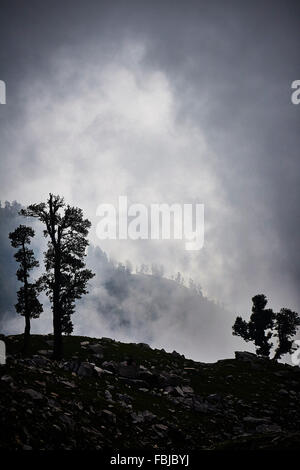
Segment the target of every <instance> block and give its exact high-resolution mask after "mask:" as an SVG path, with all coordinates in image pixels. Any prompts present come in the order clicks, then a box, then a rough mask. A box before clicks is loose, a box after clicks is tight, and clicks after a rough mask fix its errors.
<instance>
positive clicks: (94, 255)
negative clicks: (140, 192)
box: [0, 202, 239, 361]
mask: <svg viewBox="0 0 300 470" xmlns="http://www.w3.org/2000/svg"><path fill="white" fill-rule="evenodd" d="M21 207H22V206H21V205H20V204H19V203H17V202H13V203H11V204H10V203H8V202H6V203H5V204H4V205H2V206H1V207H0V240H1V247H0V257H1V267H0V279H1V283H0V299H1V301H0V328H1V331H2V332H4V333H5V334H15V333H21V332H22V330H23V323H24V319H23V318H22V317H20V316H19V315H17V314H16V313H15V309H14V304H15V303H16V291H17V289H18V282H17V280H16V275H15V273H16V269H17V266H16V263H15V260H14V257H13V254H14V250H13V249H12V248H11V246H10V243H9V239H8V233H9V232H10V231H12V230H14V229H15V228H16V227H17V226H18V225H19V224H20V223H22V224H28V223H30V224H31V225H32V226H33V227H34V229H35V230H36V238H35V240H34V242H33V246H32V247H33V249H34V251H35V254H36V256H37V258H39V260H40V268H39V269H37V270H36V271H34V272H33V277H38V275H39V273H40V272H41V270H42V269H43V251H44V244H45V240H44V238H43V236H42V232H41V226H40V225H39V223H38V222H36V221H33V222H32V221H30V220H26V219H24V218H22V217H20V216H19V215H18V211H19V210H20V208H21ZM87 266H88V267H89V268H91V269H92V270H93V271H94V272H95V273H96V276H95V277H94V279H93V280H92V281H91V282H90V285H89V294H88V295H87V296H85V297H84V298H83V299H82V300H81V301H79V302H78V304H77V309H76V313H75V314H74V316H73V323H74V333H75V334H80V335H87V336H96V337H102V336H107V337H112V338H115V339H117V340H119V341H120V340H121V341H135V342H146V343H149V344H151V345H152V346H153V347H160V348H165V349H166V350H171V351H172V350H173V349H176V350H180V351H181V352H182V353H184V354H186V355H187V356H189V357H193V358H196V359H199V360H205V361H213V360H217V359H219V358H220V357H226V356H227V357H228V356H232V354H233V349H234V347H233V343H239V340H238V339H233V338H232V336H231V324H232V321H233V315H232V314H231V313H229V312H227V311H226V310H225V309H223V308H222V307H221V306H220V305H218V304H217V303H215V302H213V301H211V300H209V299H207V298H206V297H204V296H203V294H202V293H201V290H200V288H199V286H196V285H195V284H194V283H193V282H190V287H187V286H185V285H183V283H182V279H181V277H180V275H178V274H177V279H176V280H172V279H167V278H164V277H163V269H162V268H160V267H156V266H152V269H149V271H151V272H152V274H147V271H148V269H147V267H145V266H142V268H140V269H138V270H137V272H133V270H132V267H131V263H130V262H128V263H127V264H126V265H123V264H121V263H118V264H117V263H116V262H115V261H112V260H110V259H109V258H108V256H107V255H106V254H105V252H104V251H102V250H101V248H100V247H95V246H93V245H90V246H89V249H88V254H87ZM42 301H43V304H44V312H43V314H42V316H41V318H40V319H39V320H33V321H32V329H33V332H38V333H43V334H45V333H49V332H51V331H52V318H51V311H50V304H49V302H48V300H47V298H46V297H44V296H43V297H42Z"/></svg>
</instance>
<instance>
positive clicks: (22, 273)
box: [9, 225, 43, 353]
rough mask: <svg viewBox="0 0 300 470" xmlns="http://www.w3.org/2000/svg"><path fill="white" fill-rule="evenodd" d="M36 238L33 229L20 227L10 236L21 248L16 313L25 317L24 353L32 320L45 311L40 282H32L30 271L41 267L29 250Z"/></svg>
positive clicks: (14, 244)
mask: <svg viewBox="0 0 300 470" xmlns="http://www.w3.org/2000/svg"><path fill="white" fill-rule="evenodd" d="M33 237H34V230H33V229H32V228H31V227H26V226H25V225H20V226H19V227H18V228H16V230H15V231H14V232H11V233H10V234H9V238H10V241H11V245H12V246H13V247H14V248H19V250H18V251H17V252H16V253H15V255H14V257H15V258H16V261H17V262H18V263H19V264H20V267H19V269H18V270H17V278H18V280H19V281H20V282H22V283H23V285H22V287H21V288H20V289H19V291H18V292H17V296H18V302H17V304H16V305H15V308H16V311H17V312H18V313H20V314H21V315H23V316H24V317H25V330H24V345H23V352H24V353H26V352H27V351H28V346H29V340H30V327H31V325H30V320H31V318H38V317H39V316H40V314H41V313H42V311H43V307H42V304H41V303H40V302H39V300H38V294H39V292H40V283H39V282H33V283H32V282H30V281H29V275H30V271H31V270H32V269H33V268H35V267H38V266H39V262H38V261H37V260H36V259H35V257H34V253H33V250H31V249H29V248H28V245H29V244H30V242H31V238H33Z"/></svg>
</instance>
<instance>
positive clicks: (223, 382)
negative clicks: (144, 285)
mask: <svg viewBox="0 0 300 470" xmlns="http://www.w3.org/2000/svg"><path fill="white" fill-rule="evenodd" d="M2 339H4V340H5V342H6V346H7V352H8V357H7V364H6V365H2V366H0V449H1V450H31V449H33V450H53V449H55V450H58V449H60V450H65V449H71V450H104V451H105V450H110V449H113V450H114V451H118V450H122V449H161V450H167V451H169V452H171V451H175V452H178V451H181V452H188V451H194V450H204V449H205V450H206V449H214V450H215V449H217V450H218V449H219V450H224V449H230V450H240V449H273V450H277V449H287V450H288V449H298V448H300V368H298V367H291V366H288V365H283V364H277V363H274V362H272V361H265V360H262V359H258V358H256V356H254V355H251V354H249V353H236V359H226V360H222V361H218V362H217V363H215V364H204V363H201V362H194V361H192V360H189V359H186V358H185V357H184V356H182V355H180V354H178V353H177V352H175V351H174V352H173V353H171V354H169V353H166V352H165V351H164V350H157V349H151V348H150V347H149V346H148V345H146V344H125V343H120V342H117V341H112V340H111V339H108V338H102V339H92V338H85V337H78V336H77V337H76V336H70V337H65V338H64V342H65V359H64V360H62V361H52V360H51V359H50V355H51V348H52V345H53V338H52V337H51V336H50V335H49V336H33V337H32V346H31V352H30V355H29V357H27V358H24V357H22V356H21V354H20V353H19V352H18V351H20V346H21V341H22V337H21V336H9V337H5V338H4V337H2Z"/></svg>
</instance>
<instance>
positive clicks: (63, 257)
mask: <svg viewBox="0 0 300 470" xmlns="http://www.w3.org/2000/svg"><path fill="white" fill-rule="evenodd" d="M20 214H21V215H24V216H26V217H35V218H37V219H39V220H40V221H41V222H42V223H43V224H44V226H45V230H44V236H45V237H46V238H48V249H47V251H46V253H45V267H46V274H44V276H43V277H42V282H43V286H44V288H45V290H46V294H47V295H48V296H49V298H50V301H51V303H52V311H53V330H54V350H53V356H54V358H55V359H60V358H61V357H62V354H63V345H62V333H66V334H70V333H71V332H72V330H73V324H72V321H71V315H72V314H73V313H74V309H75V300H76V299H80V298H81V297H82V295H84V294H87V292H88V291H87V283H88V281H89V279H91V278H92V277H93V276H94V274H93V273H92V272H91V270H89V269H86V268H85V262H84V258H85V256H86V248H87V246H88V240H87V235H88V231H89V228H90V226H91V223H90V221H89V220H87V219H84V218H83V212H82V210H81V209H79V208H77V207H70V206H69V205H68V206H66V204H65V203H64V199H63V198H62V197H60V196H54V195H53V194H50V195H49V199H48V200H47V202H46V203H40V204H32V205H30V206H28V207H27V209H22V210H21V211H20Z"/></svg>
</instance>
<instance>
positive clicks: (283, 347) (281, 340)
mask: <svg viewBox="0 0 300 470" xmlns="http://www.w3.org/2000/svg"><path fill="white" fill-rule="evenodd" d="M252 302H253V306H252V314H251V316H250V321H249V322H246V321H245V320H243V319H242V318H241V317H237V318H236V320H235V323H234V325H233V327H232V330H233V335H235V336H241V337H242V338H243V339H244V340H245V341H253V342H254V344H255V346H256V354H257V355H259V356H262V357H269V356H270V351H271V348H272V346H273V343H271V342H270V340H271V338H272V337H273V336H274V337H277V338H278V344H277V348H276V349H275V354H274V357H273V359H280V358H281V356H282V355H283V354H286V353H290V352H291V351H292V346H293V341H292V340H291V338H292V337H293V336H294V335H295V334H296V332H297V327H298V326H300V317H299V314H298V313H296V312H292V311H291V310H289V309H287V308H282V309H281V310H280V312H279V313H274V312H273V310H272V309H266V308H265V307H266V305H267V302H268V300H267V298H266V296H265V295H263V294H259V295H256V296H254V297H253V298H252Z"/></svg>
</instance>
